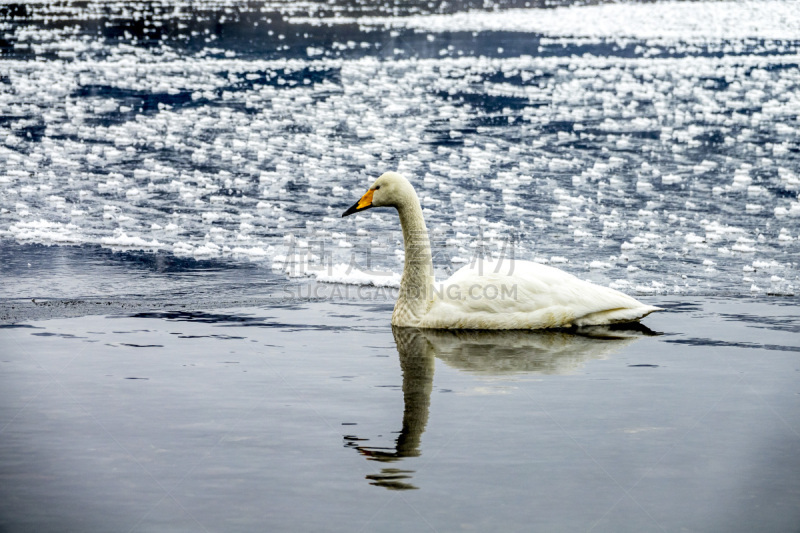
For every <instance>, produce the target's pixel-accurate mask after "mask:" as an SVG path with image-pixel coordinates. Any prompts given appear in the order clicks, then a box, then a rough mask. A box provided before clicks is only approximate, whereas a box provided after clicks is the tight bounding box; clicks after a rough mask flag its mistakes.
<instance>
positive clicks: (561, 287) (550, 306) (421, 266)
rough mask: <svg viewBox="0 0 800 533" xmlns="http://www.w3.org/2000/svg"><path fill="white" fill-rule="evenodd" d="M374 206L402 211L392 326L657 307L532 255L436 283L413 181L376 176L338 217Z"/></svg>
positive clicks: (550, 319)
mask: <svg viewBox="0 0 800 533" xmlns="http://www.w3.org/2000/svg"><path fill="white" fill-rule="evenodd" d="M372 207H395V208H396V209H397V212H398V214H399V215H400V225H401V227H402V229H403V244H404V246H405V252H406V257H405V265H404V268H403V276H402V278H401V280H400V291H399V293H398V298H397V303H396V304H395V308H394V312H393V313H392V325H393V326H400V327H416V328H432V329H547V328H564V327H572V326H594V325H607V324H613V323H619V322H632V321H635V320H639V319H641V318H643V317H645V316H646V315H648V314H650V313H652V312H653V311H658V310H659V308H658V307H653V306H650V305H645V304H643V303H641V302H639V301H637V300H636V299H635V298H632V297H630V296H628V295H626V294H623V293H621V292H619V291H617V290H614V289H610V288H608V287H601V286H599V285H595V284H593V283H589V282H588V281H583V280H581V279H578V278H576V277H575V276H573V275H572V274H568V273H567V272H564V271H563V270H559V269H557V268H553V267H549V266H546V265H542V264H539V263H534V262H531V261H516V260H510V259H505V260H498V261H496V262H489V261H485V260H484V261H481V260H477V261H474V262H473V263H471V264H468V265H466V266H464V267H463V268H461V269H460V270H458V271H457V272H456V273H454V274H453V275H452V276H451V277H450V278H449V279H448V280H446V281H444V282H442V283H439V284H437V283H435V280H434V276H433V260H432V255H431V247H430V241H429V239H428V230H427V227H426V226H425V219H424V218H423V216H422V208H421V207H420V203H419V199H418V197H417V194H416V192H415V191H414V187H413V186H412V185H411V183H410V182H409V181H408V180H407V179H406V178H404V177H403V176H401V175H400V174H397V173H395V172H387V173H386V174H383V175H382V176H381V177H380V178H378V179H377V180H376V181H375V183H373V184H372V187H370V189H369V190H368V191H367V192H366V194H364V196H363V197H362V198H361V199H360V200H359V201H358V202H356V204H355V205H353V206H352V207H351V208H350V209H348V210H347V211H345V212H344V214H342V216H343V217H344V216H347V215H350V214H352V213H355V212H358V211H363V210H364V209H369V208H372Z"/></svg>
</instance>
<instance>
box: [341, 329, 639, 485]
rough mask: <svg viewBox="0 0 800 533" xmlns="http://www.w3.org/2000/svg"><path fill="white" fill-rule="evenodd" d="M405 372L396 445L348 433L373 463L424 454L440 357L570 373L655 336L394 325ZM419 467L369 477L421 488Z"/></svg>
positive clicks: (460, 363)
mask: <svg viewBox="0 0 800 533" xmlns="http://www.w3.org/2000/svg"><path fill="white" fill-rule="evenodd" d="M392 333H393V334H394V340H395V343H396V344H397V352H398V354H399V355H400V368H401V369H402V372H403V400H404V403H405V409H404V410H403V425H402V429H401V430H400V434H399V435H398V437H397V440H396V441H395V446H394V447H391V448H387V447H372V446H367V445H365V444H363V443H364V442H365V441H366V440H367V439H360V438H358V437H357V436H354V435H352V436H351V435H348V436H346V437H345V440H346V441H347V444H346V446H349V447H352V448H354V449H356V450H357V451H358V453H360V454H361V455H363V456H364V457H366V458H367V459H369V460H372V461H380V462H384V463H392V462H396V461H399V460H401V459H404V458H406V457H417V456H419V455H420V454H421V451H420V443H421V440H422V434H423V433H424V432H425V427H426V426H427V424H428V412H429V409H430V403H431V391H432V390H433V371H434V360H435V358H436V357H438V358H439V359H441V360H442V361H444V362H445V364H447V365H448V366H451V367H453V368H457V369H459V370H464V371H467V372H471V373H480V374H485V375H509V374H567V373H570V372H574V371H576V370H578V369H580V368H581V367H583V365H584V364H585V363H586V362H587V361H591V360H593V359H604V358H606V357H608V356H609V355H610V354H611V353H612V352H615V351H617V350H619V349H621V348H622V347H624V346H627V345H628V344H630V343H632V342H635V341H636V340H637V339H638V338H639V337H641V336H649V335H655V333H654V332H652V331H650V330H649V329H647V328H646V327H645V326H642V325H641V324H625V326H624V327H621V326H616V327H611V326H603V327H591V328H581V329H571V330H555V331H553V330H549V331H547V330H546V331H530V330H526V331H521V330H512V331H498V330H493V331H475V330H432V329H417V328H401V327H392ZM413 473H414V471H413V470H403V469H398V468H388V467H387V468H384V469H383V470H382V471H381V472H380V473H379V474H372V475H368V476H367V479H368V480H369V481H370V484H372V485H377V486H381V487H385V488H387V489H392V490H407V489H415V488H417V487H415V486H414V485H412V484H411V483H409V482H408V480H410V479H411V475H412V474H413Z"/></svg>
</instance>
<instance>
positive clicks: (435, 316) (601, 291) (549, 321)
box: [419, 261, 658, 329]
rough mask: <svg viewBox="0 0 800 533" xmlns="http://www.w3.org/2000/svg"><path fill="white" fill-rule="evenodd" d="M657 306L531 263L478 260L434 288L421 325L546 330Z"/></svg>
mask: <svg viewBox="0 0 800 533" xmlns="http://www.w3.org/2000/svg"><path fill="white" fill-rule="evenodd" d="M657 310H658V308H657V307H653V306H649V305H645V304H643V303H641V302H639V301H637V300H636V299H635V298H632V297H630V296H628V295H626V294H623V293H621V292H619V291H616V290H614V289H610V288H608V287H602V286H600V285H595V284H593V283H590V282H588V281H584V280H581V279H578V278H576V277H575V276H573V275H572V274H569V273H567V272H564V271H563V270H559V269H557V268H553V267H550V266H547V265H542V264H539V263H534V262H530V261H506V265H496V264H495V263H488V262H475V263H473V264H470V265H467V266H465V267H463V268H461V269H460V270H458V271H457V272H456V273H455V274H453V276H451V277H450V279H448V280H447V281H445V282H443V283H442V284H440V285H438V286H437V287H436V289H435V291H434V294H433V298H432V301H431V304H430V306H429V308H428V312H427V313H426V314H425V315H424V316H423V317H422V319H421V323H420V324H419V327H426V328H451V329H546V328H557V327H570V326H588V325H605V324H612V323H616V322H631V321H634V320H638V319H640V318H642V317H644V316H646V315H648V314H649V313H652V312H653V311H657Z"/></svg>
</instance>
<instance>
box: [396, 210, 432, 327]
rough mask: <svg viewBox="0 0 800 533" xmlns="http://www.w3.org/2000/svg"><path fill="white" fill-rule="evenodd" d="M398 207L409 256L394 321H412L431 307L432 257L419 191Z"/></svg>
mask: <svg viewBox="0 0 800 533" xmlns="http://www.w3.org/2000/svg"><path fill="white" fill-rule="evenodd" d="M397 211H398V213H399V215H400V226H401V227H402V229H403V245H404V247H405V253H406V258H405V265H404V267H403V277H402V278H401V280H400V292H399V294H398V298H397V304H396V305H395V313H394V316H393V320H392V323H393V324H395V325H412V324H413V323H414V321H415V320H418V319H419V318H421V317H422V316H423V315H424V314H425V312H426V311H427V310H428V304H429V303H430V295H431V293H432V290H433V280H434V279H433V259H432V256H431V244H430V240H429V238H428V228H427V227H426V226H425V219H424V218H423V216H422V208H421V207H420V205H419V200H418V199H417V197H416V194H415V195H414V196H413V197H412V198H410V199H409V201H408V202H406V203H404V204H402V205H399V206H398V208H397Z"/></svg>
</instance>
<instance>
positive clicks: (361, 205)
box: [342, 189, 375, 217]
mask: <svg viewBox="0 0 800 533" xmlns="http://www.w3.org/2000/svg"><path fill="white" fill-rule="evenodd" d="M373 194H375V189H370V190H368V191H367V192H366V194H365V195H364V196H362V197H361V200H359V201H357V202H356V203H355V205H353V206H352V207H350V209H348V210H347V211H345V212H344V213H342V217H346V216H347V215H352V214H353V213H358V212H359V211H363V210H364V209H369V208H370V207H372V195H373Z"/></svg>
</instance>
